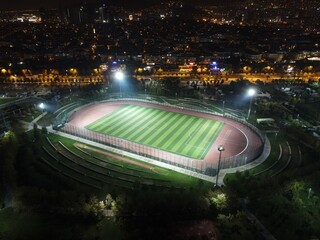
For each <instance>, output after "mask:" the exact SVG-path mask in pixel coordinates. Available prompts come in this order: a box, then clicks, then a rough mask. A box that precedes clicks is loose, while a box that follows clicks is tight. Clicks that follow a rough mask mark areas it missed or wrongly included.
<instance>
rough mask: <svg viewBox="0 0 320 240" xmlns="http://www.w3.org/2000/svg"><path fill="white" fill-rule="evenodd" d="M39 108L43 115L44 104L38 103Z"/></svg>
mask: <svg viewBox="0 0 320 240" xmlns="http://www.w3.org/2000/svg"><path fill="white" fill-rule="evenodd" d="M39 108H40V109H41V110H42V113H43V109H44V103H40V104H39Z"/></svg>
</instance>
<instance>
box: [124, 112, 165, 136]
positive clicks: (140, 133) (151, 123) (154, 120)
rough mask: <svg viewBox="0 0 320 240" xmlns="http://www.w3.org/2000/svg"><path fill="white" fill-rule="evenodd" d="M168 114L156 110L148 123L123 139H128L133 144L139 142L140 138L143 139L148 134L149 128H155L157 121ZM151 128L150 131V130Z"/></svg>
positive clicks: (141, 125) (142, 124)
mask: <svg viewBox="0 0 320 240" xmlns="http://www.w3.org/2000/svg"><path fill="white" fill-rule="evenodd" d="M167 114H168V112H166V111H162V110H158V111H157V115H156V116H154V117H153V118H152V119H149V120H148V122H145V123H141V124H140V126H137V127H136V128H135V129H134V130H135V131H133V132H131V133H130V134H127V135H126V136H125V138H127V139H130V140H132V141H135V142H139V139H140V136H141V138H142V137H143V135H144V133H146V132H148V130H152V129H153V128H151V126H155V125H156V124H157V123H158V122H159V120H161V119H163V117H164V116H165V115H167ZM150 128H151V129H150Z"/></svg>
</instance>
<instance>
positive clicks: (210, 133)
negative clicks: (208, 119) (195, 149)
mask: <svg viewBox="0 0 320 240" xmlns="http://www.w3.org/2000/svg"><path fill="white" fill-rule="evenodd" d="M221 124H222V123H221V122H215V124H214V125H213V126H212V128H211V129H209V131H208V134H207V135H206V136H205V137H204V138H203V139H202V140H201V139H200V142H199V145H200V146H205V145H207V143H208V142H210V139H211V138H212V137H213V136H214V135H215V134H216V133H217V131H219V127H220V125H221Z"/></svg>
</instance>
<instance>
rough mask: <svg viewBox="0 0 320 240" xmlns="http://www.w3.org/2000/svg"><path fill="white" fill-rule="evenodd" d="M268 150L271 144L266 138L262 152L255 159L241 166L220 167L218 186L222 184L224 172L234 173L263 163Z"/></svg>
mask: <svg viewBox="0 0 320 240" xmlns="http://www.w3.org/2000/svg"><path fill="white" fill-rule="evenodd" d="M270 152H271V144H270V141H269V139H268V138H266V142H265V144H264V149H263V152H262V153H261V155H260V156H259V157H258V158H257V159H256V160H254V161H253V162H250V163H248V164H246V165H242V166H239V167H236V168H228V169H221V170H220V172H219V179H218V185H219V186H223V185H224V182H223V179H224V177H225V176H226V174H228V173H235V172H237V171H239V172H242V171H245V170H248V169H251V168H254V167H256V166H258V165H259V164H261V163H263V162H264V161H265V160H266V159H267V158H268V156H269V154H270Z"/></svg>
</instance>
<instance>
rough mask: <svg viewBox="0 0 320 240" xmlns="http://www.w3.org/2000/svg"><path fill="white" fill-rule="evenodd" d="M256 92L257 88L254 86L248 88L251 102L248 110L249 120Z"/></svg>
mask: <svg viewBox="0 0 320 240" xmlns="http://www.w3.org/2000/svg"><path fill="white" fill-rule="evenodd" d="M255 94H256V90H255V89H253V88H250V89H249V90H248V96H249V97H250V104H249V111H248V116H247V120H248V119H249V117H250V112H251V106H252V98H253V96H254V95H255Z"/></svg>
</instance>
